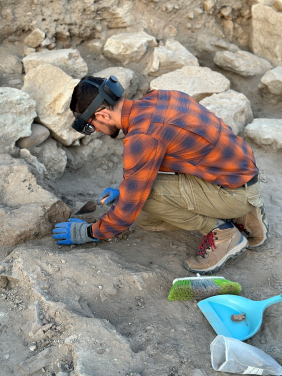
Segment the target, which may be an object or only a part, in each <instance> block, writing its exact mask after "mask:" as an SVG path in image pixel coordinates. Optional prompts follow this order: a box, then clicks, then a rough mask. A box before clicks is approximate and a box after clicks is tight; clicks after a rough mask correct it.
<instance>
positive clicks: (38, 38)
mask: <svg viewBox="0 0 282 376" xmlns="http://www.w3.org/2000/svg"><path fill="white" fill-rule="evenodd" d="M44 38H45V33H44V31H42V30H40V29H38V28H36V29H34V30H33V31H32V32H31V33H30V34H29V35H28V36H27V37H26V38H25V39H24V41H23V43H24V44H25V45H26V46H28V47H32V48H36V47H38V46H39V45H40V44H41V43H42V42H43V40H44Z"/></svg>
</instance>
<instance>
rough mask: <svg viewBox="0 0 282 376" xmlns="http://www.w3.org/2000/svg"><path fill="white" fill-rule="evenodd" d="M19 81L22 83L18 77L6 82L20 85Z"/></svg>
mask: <svg viewBox="0 0 282 376" xmlns="http://www.w3.org/2000/svg"><path fill="white" fill-rule="evenodd" d="M21 83H22V80H20V79H15V80H10V81H9V82H8V84H9V85H21Z"/></svg>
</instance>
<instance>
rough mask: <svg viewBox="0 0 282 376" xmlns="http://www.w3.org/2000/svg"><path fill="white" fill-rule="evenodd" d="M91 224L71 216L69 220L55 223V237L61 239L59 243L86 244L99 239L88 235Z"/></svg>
mask: <svg viewBox="0 0 282 376" xmlns="http://www.w3.org/2000/svg"><path fill="white" fill-rule="evenodd" d="M89 226H91V224H89V223H87V222H85V221H83V220H82V219H78V218H70V219H69V222H61V223H57V224H56V225H55V228H54V230H53V234H55V235H53V238H54V239H61V240H60V241H58V242H57V244H59V245H71V244H85V243H88V242H93V241H98V240H99V239H93V238H91V237H89V236H88V234H89V230H88V227H89Z"/></svg>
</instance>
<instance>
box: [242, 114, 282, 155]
mask: <svg viewBox="0 0 282 376" xmlns="http://www.w3.org/2000/svg"><path fill="white" fill-rule="evenodd" d="M245 138H246V140H250V141H253V142H254V143H256V144H257V145H259V146H261V147H263V148H266V149H267V150H274V151H280V150H281V149H282V120H281V119H254V120H253V122H252V123H251V124H249V125H247V127H246V129H245Z"/></svg>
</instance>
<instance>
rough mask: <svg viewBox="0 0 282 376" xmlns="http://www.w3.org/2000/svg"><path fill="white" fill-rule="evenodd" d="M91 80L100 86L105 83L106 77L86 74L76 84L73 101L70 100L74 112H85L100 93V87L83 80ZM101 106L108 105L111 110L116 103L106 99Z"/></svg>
mask: <svg viewBox="0 0 282 376" xmlns="http://www.w3.org/2000/svg"><path fill="white" fill-rule="evenodd" d="M85 79H87V80H89V81H92V82H95V84H98V85H99V86H100V85H101V84H102V83H103V81H104V78H101V77H93V76H85V77H83V78H82V79H81V80H80V82H79V83H78V84H77V85H76V87H75V88H74V89H73V93H72V97H71V102H70V110H71V111H72V112H78V113H80V114H83V112H84V111H85V110H86V109H87V107H88V106H90V104H91V103H92V101H93V100H94V99H95V98H96V96H97V95H98V89H97V88H96V87H95V86H94V85H91V84H89V83H87V82H83V80H85ZM101 106H103V107H107V108H109V109H111V110H113V109H114V107H115V105H111V104H110V103H109V102H108V101H106V100H104V101H103V102H102V103H101Z"/></svg>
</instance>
